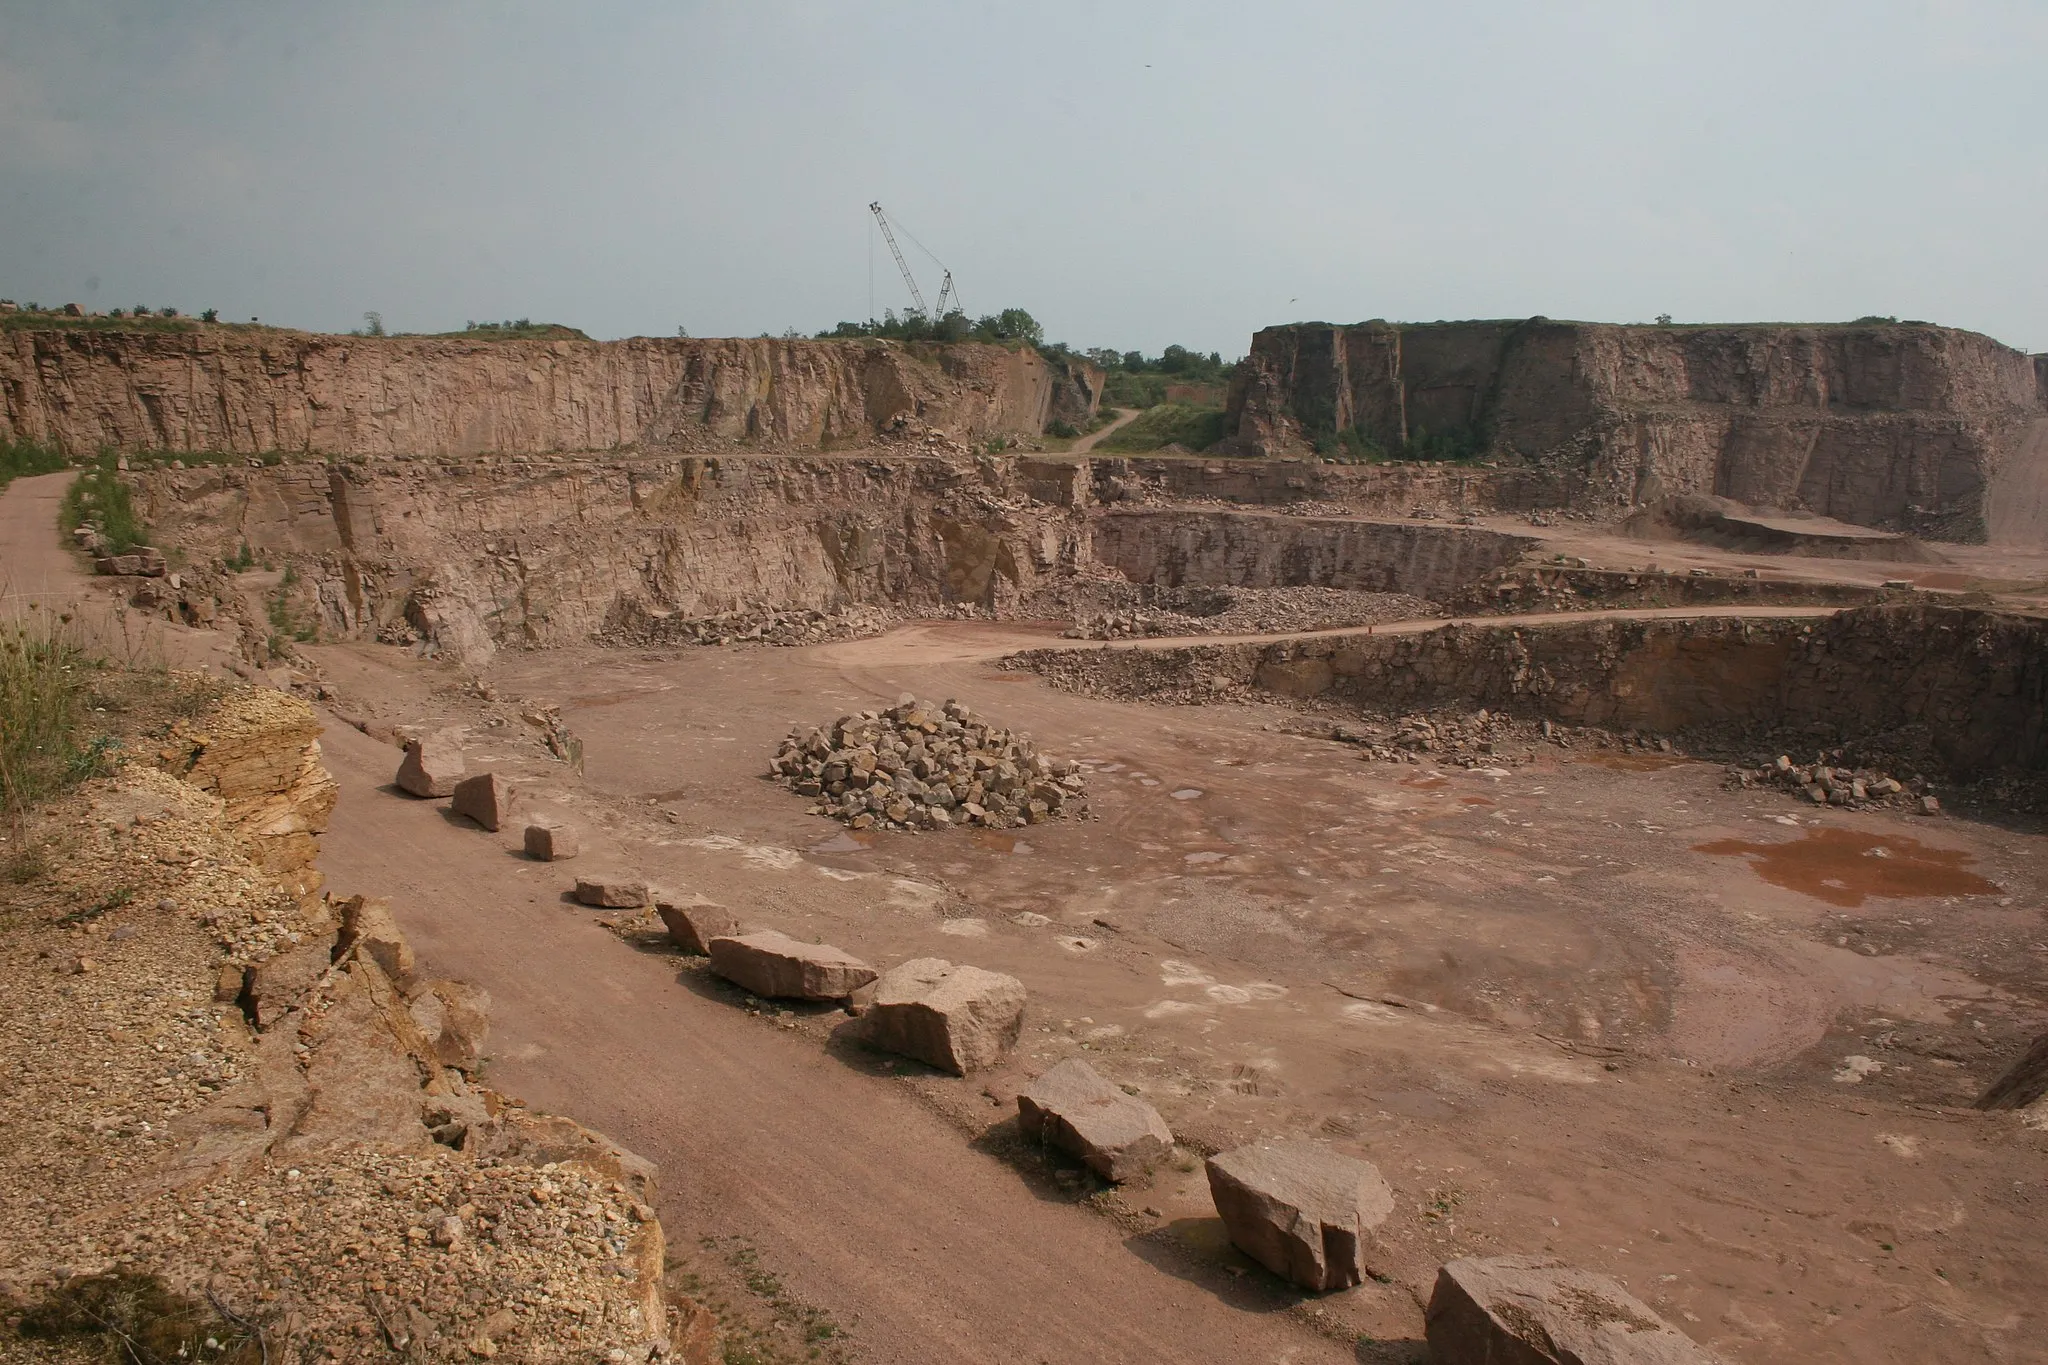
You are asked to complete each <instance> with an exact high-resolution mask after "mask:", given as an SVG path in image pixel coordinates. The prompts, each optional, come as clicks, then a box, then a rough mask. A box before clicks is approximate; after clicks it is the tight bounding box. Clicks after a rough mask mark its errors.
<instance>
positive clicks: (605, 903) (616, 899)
mask: <svg viewBox="0 0 2048 1365" xmlns="http://www.w3.org/2000/svg"><path fill="white" fill-rule="evenodd" d="M576 899H577V900H578V901H580V902H582V903H583V904H584V905H594V906H597V907H599V908H600V909H606V910H637V909H638V908H639V907H641V906H643V905H645V904H647V883H646V882H645V881H643V880H641V879H640V878H638V877H629V876H626V875H624V874H622V873H614V874H607V873H593V874H591V875H590V876H588V877H578V878H577V879H576Z"/></svg>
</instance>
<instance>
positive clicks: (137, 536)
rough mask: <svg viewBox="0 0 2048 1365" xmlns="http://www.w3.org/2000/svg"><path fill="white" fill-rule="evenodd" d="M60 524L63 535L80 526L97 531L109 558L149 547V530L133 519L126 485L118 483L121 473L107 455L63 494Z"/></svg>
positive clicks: (130, 500)
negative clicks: (138, 548)
mask: <svg viewBox="0 0 2048 1365" xmlns="http://www.w3.org/2000/svg"><path fill="white" fill-rule="evenodd" d="M59 521H60V522H61V523H62V525H63V527H64V529H65V530H66V531H72V530H76V529H77V528H78V527H80V526H92V527H96V528H97V529H98V530H99V533H100V539H101V540H102V541H104V542H105V544H106V549H107V553H109V554H117V555H118V554H125V553H127V552H128V551H129V550H132V549H134V548H135V547H136V546H138V545H147V544H148V543H149V528H148V527H146V526H144V525H143V524H142V519H141V518H140V517H138V516H137V515H136V513H135V501H134V499H133V498H131V497H130V496H129V494H128V485H127V484H125V483H123V482H122V481H121V474H120V471H119V470H118V469H116V468H115V467H114V461H113V458H112V457H111V456H107V455H102V456H101V457H100V459H99V462H98V463H97V464H95V465H93V466H92V467H91V468H89V469H87V470H86V471H85V472H84V473H83V474H80V475H79V476H78V477H77V478H76V479H75V480H73V481H72V484H71V487H70V488H68V489H66V490H65V492H64V506H63V510H62V512H61V513H60V514H59Z"/></svg>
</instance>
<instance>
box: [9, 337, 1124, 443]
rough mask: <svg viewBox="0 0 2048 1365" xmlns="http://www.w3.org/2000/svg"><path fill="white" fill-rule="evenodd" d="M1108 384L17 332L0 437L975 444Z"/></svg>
mask: <svg viewBox="0 0 2048 1365" xmlns="http://www.w3.org/2000/svg"><path fill="white" fill-rule="evenodd" d="M1101 383H1102V376H1101V371H1099V370H1096V369H1095V368H1094V367H1093V366H1090V365H1088V364H1086V362H1080V361H1074V362H1065V361H1062V362H1050V363H1049V362H1047V361H1046V360H1045V359H1044V358H1042V357H1041V356H1039V355H1038V353H1037V352H1035V351H1033V350H1030V349H1029V348H1022V349H1018V350H1009V349H1006V348H1004V347H1001V346H986V345H976V344H970V343H961V344H954V345H919V344H906V343H901V342H891V341H879V340H853V341H800V340H772V339H769V338H765V337H764V338H759V339H752V338H729V339H695V338H682V337H635V338H632V339H630V340H626V341H610V342H601V341H582V340H567V339H558V340H532V341H477V340H468V339H464V338H461V337H353V336H322V335H316V334H311V333H304V332H286V331H276V330H270V329H244V328H225V327H203V328H193V329H191V330H187V331H134V332H126V331H117V330H94V331H66V330H57V329H52V330H49V331H36V330H31V329H10V330H9V331H8V332H7V333H6V334H5V336H4V337H0V440H28V441H39V442H45V443H51V444H55V445H57V446H58V447H59V448H61V449H63V450H66V451H73V452H82V453H91V452H93V451H96V450H99V449H103V448H106V447H114V448H118V449H123V450H166V451H228V452H233V453H237V454H245V455H258V454H263V453H266V452H270V451H308V452H320V453H326V454H336V455H397V454H416V455H471V454H479V453H493V454H528V455H530V454H541V453H546V452H553V451H588V450H613V449H618V448H620V447H625V446H637V447H657V446H658V447H666V448H702V447H712V448H716V447H730V446H734V445H739V444H748V445H757V446H768V447H775V448H799V449H805V448H807V449H812V450H815V449H818V448H819V447H821V446H824V445H826V444H828V443H848V442H861V441H867V440H872V439H873V438H874V437H875V435H876V434H877V433H878V432H880V431H882V430H883V429H884V428H885V427H887V426H889V425H890V424H891V423H895V422H900V421H904V420H915V421H917V422H920V423H922V424H924V425H925V426H927V427H929V428H932V429H935V430H939V431H943V432H946V433H949V434H952V435H956V436H958V437H960V438H962V439H967V440H977V439H981V438H984V437H988V436H995V435H1004V434H1017V433H1037V432H1041V431H1043V430H1044V429H1045V427H1046V425H1047V424H1048V423H1049V422H1051V421H1053V420H1055V419H1058V420H1064V421H1067V422H1070V423H1073V424H1075V425H1084V424H1085V423H1086V422H1087V420H1088V419H1089V418H1090V417H1092V416H1093V415H1094V411H1095V405H1096V402H1097V401H1098V399H1099V397H1100V392H1101Z"/></svg>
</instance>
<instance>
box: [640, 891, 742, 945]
mask: <svg viewBox="0 0 2048 1365" xmlns="http://www.w3.org/2000/svg"><path fill="white" fill-rule="evenodd" d="M654 913H656V914H657V915H660V916H661V922H662V924H663V925H665V926H666V927H667V929H668V936H669V938H670V939H672V940H673V941H674V942H675V945H676V947H678V948H681V949H682V950H683V951H684V952H686V953H694V954H696V955H697V956H698V957H705V956H708V955H709V954H710V952H711V940H712V939H714V938H738V937H739V934H740V921H739V917H738V916H737V915H735V914H733V912H732V911H730V910H728V909H726V908H725V907H724V906H722V905H720V904H718V903H717V902H716V901H712V900H707V899H706V898H704V897H703V896H699V895H694V894H691V895H681V894H676V893H671V892H666V891H663V892H657V893H655V897H654Z"/></svg>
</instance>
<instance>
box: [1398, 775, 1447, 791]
mask: <svg viewBox="0 0 2048 1365" xmlns="http://www.w3.org/2000/svg"><path fill="white" fill-rule="evenodd" d="M1401 785H1402V786H1404V787H1413V788H1415V789H1416V790H1417V791H1425V792H1433V791H1440V790H1442V789H1443V788H1445V787H1448V786H1450V785H1451V779H1450V778H1448V777H1424V776H1422V774H1420V773H1417V774H1416V775H1415V776H1413V777H1404V778H1402V779H1401Z"/></svg>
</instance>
